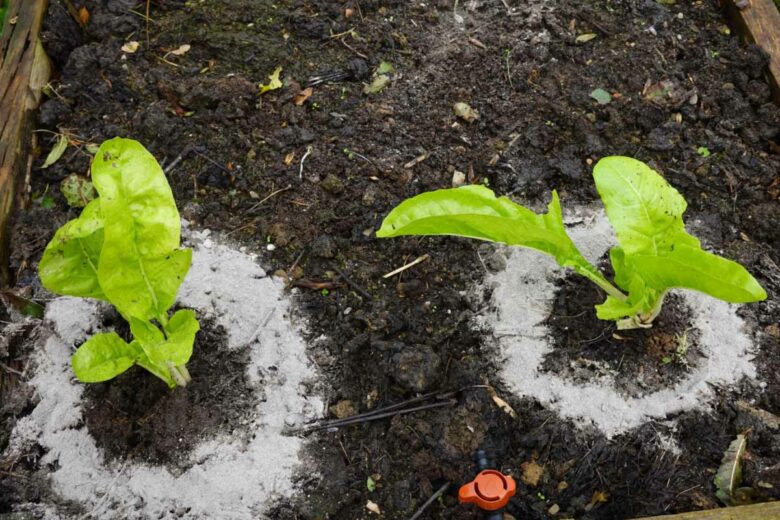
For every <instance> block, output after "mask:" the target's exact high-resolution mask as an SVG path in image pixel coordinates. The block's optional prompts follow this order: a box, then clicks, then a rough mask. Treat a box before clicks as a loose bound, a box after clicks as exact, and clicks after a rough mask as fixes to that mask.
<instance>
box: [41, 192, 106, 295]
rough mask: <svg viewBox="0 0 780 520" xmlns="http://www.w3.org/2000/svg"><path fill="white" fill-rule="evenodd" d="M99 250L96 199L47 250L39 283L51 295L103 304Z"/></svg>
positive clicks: (100, 233)
mask: <svg viewBox="0 0 780 520" xmlns="http://www.w3.org/2000/svg"><path fill="white" fill-rule="evenodd" d="M102 247H103V220H102V219H101V216H100V200H99V199H95V200H93V201H92V202H90V203H89V204H87V206H86V207H85V208H84V210H83V211H82V212H81V216H79V217H78V218H76V219H74V220H71V221H70V222H68V223H67V224H65V225H64V226H62V227H61V228H60V229H58V230H57V232H56V233H55V234H54V238H53V239H52V240H51V242H49V244H48V245H47V246H46V249H45V250H44V252H43V257H42V258H41V262H40V264H38V274H39V276H40V277H41V283H42V284H43V286H44V287H45V288H46V289H48V290H49V291H51V292H53V293H57V294H67V295H69V296H80V297H84V298H97V299H100V300H105V299H106V296H105V294H104V293H103V289H101V287H100V283H99V281H98V275H97V267H98V259H99V258H100V250H101V249H102Z"/></svg>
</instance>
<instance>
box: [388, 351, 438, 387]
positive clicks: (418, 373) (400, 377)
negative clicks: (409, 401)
mask: <svg viewBox="0 0 780 520" xmlns="http://www.w3.org/2000/svg"><path fill="white" fill-rule="evenodd" d="M393 368H394V371H393V377H394V378H395V380H396V381H398V383H400V384H401V385H403V386H405V387H407V388H408V389H410V390H413V391H415V392H424V391H426V390H428V389H430V388H431V387H433V386H434V385H435V384H436V382H437V381H438V378H439V369H440V368H441V358H440V357H439V355H438V354H436V353H435V352H434V351H433V349H432V348H431V347H428V346H425V345H416V346H414V347H410V348H406V349H404V350H403V351H402V352H400V353H399V354H396V355H394V356H393Z"/></svg>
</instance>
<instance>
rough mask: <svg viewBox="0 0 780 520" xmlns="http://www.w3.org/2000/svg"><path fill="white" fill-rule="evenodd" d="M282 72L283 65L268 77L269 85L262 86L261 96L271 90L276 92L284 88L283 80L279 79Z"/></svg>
mask: <svg viewBox="0 0 780 520" xmlns="http://www.w3.org/2000/svg"><path fill="white" fill-rule="evenodd" d="M281 72H282V67H281V65H280V66H279V67H276V68H275V69H274V71H273V72H272V73H271V74H270V75H269V76H268V80H269V81H268V83H266V84H265V85H260V94H265V93H266V92H268V91H269V90H276V89H280V88H282V80H280V79H279V74H281Z"/></svg>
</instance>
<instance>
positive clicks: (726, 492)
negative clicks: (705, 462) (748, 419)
mask: <svg viewBox="0 0 780 520" xmlns="http://www.w3.org/2000/svg"><path fill="white" fill-rule="evenodd" d="M746 448H747V437H746V436H745V435H742V434H740V435H737V438H736V439H734V440H733V441H732V442H731V444H729V447H728V449H727V450H726V452H725V453H724V454H723V460H722V461H721V464H720V467H719V468H718V473H716V474H715V487H716V488H717V491H716V492H715V496H717V497H718V498H719V499H720V501H721V502H723V503H724V504H726V505H727V506H728V505H733V504H734V503H735V497H734V492H735V491H736V490H737V488H738V487H739V484H740V483H741V482H742V457H743V456H744V455H745V449H746Z"/></svg>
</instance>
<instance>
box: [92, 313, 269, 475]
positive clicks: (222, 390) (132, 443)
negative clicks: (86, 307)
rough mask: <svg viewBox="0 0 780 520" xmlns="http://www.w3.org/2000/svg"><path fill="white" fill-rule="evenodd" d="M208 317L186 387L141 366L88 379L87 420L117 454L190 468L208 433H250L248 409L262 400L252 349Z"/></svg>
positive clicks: (101, 444) (115, 456) (108, 449)
mask: <svg viewBox="0 0 780 520" xmlns="http://www.w3.org/2000/svg"><path fill="white" fill-rule="evenodd" d="M200 323H201V330H200V331H199V332H198V334H197V336H196V339H195V346H194V347H193V354H192V358H191V359H190V362H189V363H187V369H188V370H189V372H190V375H191V376H192V382H191V383H190V384H188V385H187V387H186V388H185V389H181V388H180V389H179V390H182V391H170V390H169V389H168V386H167V385H166V384H165V383H164V382H162V381H160V380H158V379H157V378H156V377H155V376H153V375H151V374H150V373H149V372H147V371H146V370H144V369H142V368H141V367H133V368H131V369H130V370H128V371H127V372H125V373H124V374H122V375H121V376H119V377H117V378H115V379H112V380H111V381H107V382H105V383H98V384H93V385H87V386H86V388H85V391H84V421H85V423H86V425H87V428H88V429H89V432H90V434H91V435H92V436H93V437H94V438H95V442H96V443H97V445H98V447H100V448H103V449H104V450H105V452H106V454H107V455H108V456H109V458H113V459H120V460H125V459H132V460H136V461H144V462H149V463H156V464H166V465H169V466H171V467H176V468H178V469H186V468H187V467H188V463H189V464H191V462H190V461H189V458H188V456H189V452H190V451H191V450H192V448H194V447H195V446H197V444H198V443H200V442H202V441H203V440H205V439H208V438H213V437H214V436H215V435H220V434H226V435H231V436H232V437H234V438H236V439H237V440H240V439H242V438H244V437H246V436H247V435H248V434H250V432H249V431H248V424H249V421H248V420H247V416H248V415H250V414H251V413H252V412H253V411H254V409H255V405H256V403H255V397H254V396H255V393H254V391H253V390H251V389H250V388H249V387H248V386H247V376H246V365H247V363H248V361H249V359H248V358H249V351H248V350H246V349H245V350H229V349H228V348H227V335H226V333H225V330H224V329H223V328H222V327H220V326H217V325H215V324H214V323H213V322H212V321H210V320H204V319H201V320H200ZM125 328H127V327H125ZM126 339H130V338H126ZM225 374H229V375H230V377H229V378H227V379H226V378H225Z"/></svg>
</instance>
